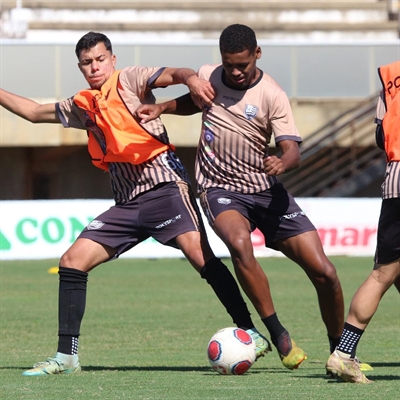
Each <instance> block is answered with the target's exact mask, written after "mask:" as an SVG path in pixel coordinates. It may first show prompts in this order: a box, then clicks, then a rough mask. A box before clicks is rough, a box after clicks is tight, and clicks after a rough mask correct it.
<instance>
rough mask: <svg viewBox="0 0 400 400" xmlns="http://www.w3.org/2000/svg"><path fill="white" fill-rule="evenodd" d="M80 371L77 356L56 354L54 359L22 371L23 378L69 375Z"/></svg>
mask: <svg viewBox="0 0 400 400" xmlns="http://www.w3.org/2000/svg"><path fill="white" fill-rule="evenodd" d="M80 371H81V366H80V364H79V359H78V356H77V355H73V356H72V355H68V354H62V353H57V354H56V355H55V356H54V358H48V359H47V360H46V361H42V362H38V363H36V364H35V365H34V366H33V368H32V369H28V370H27V371H24V372H23V373H22V375H24V376H45V375H59V374H63V375H71V374H76V373H78V372H80Z"/></svg>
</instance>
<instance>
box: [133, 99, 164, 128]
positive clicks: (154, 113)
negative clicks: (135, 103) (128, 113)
mask: <svg viewBox="0 0 400 400" xmlns="http://www.w3.org/2000/svg"><path fill="white" fill-rule="evenodd" d="M161 113H162V107H161V106H160V105H159V104H142V105H141V106H139V108H138V109H137V110H136V115H137V116H138V118H139V119H140V123H142V124H145V123H146V122H149V121H152V120H153V119H156V118H158V117H159V116H160V115H161Z"/></svg>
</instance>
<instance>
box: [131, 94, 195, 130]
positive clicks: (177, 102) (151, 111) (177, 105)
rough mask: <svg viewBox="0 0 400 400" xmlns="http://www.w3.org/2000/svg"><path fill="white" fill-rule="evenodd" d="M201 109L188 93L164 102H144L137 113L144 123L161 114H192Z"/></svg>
mask: <svg viewBox="0 0 400 400" xmlns="http://www.w3.org/2000/svg"><path fill="white" fill-rule="evenodd" d="M200 111H201V110H200V109H199V108H198V107H197V106H196V105H195V104H194V102H193V100H192V98H191V96H190V93H188V94H185V95H183V96H181V97H178V98H176V99H173V100H169V101H166V102H164V103H159V104H142V105H141V106H140V107H139V108H138V109H137V110H136V114H137V116H138V117H139V118H140V121H141V123H142V124H143V123H146V122H149V121H152V120H154V119H156V118H158V117H159V116H160V115H161V114H175V115H192V114H196V113H198V112H200Z"/></svg>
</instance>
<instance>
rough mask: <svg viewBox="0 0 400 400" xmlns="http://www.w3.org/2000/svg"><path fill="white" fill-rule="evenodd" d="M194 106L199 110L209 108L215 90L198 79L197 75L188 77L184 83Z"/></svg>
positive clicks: (207, 82) (203, 80)
mask: <svg viewBox="0 0 400 400" xmlns="http://www.w3.org/2000/svg"><path fill="white" fill-rule="evenodd" d="M186 84H187V87H188V88H189V90H190V95H191V97H192V100H193V102H194V104H196V106H197V107H199V108H200V109H202V108H203V106H204V105H206V106H209V107H210V106H211V105H212V101H213V99H214V97H215V90H214V88H213V87H212V85H211V83H210V82H209V81H206V80H205V79H201V78H199V77H198V76H197V75H192V76H190V77H189V78H188V79H187V81H186Z"/></svg>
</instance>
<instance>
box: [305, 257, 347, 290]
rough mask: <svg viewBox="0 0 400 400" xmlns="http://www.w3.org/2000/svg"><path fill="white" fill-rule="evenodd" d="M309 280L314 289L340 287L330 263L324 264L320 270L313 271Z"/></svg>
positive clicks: (334, 269)
mask: <svg viewBox="0 0 400 400" xmlns="http://www.w3.org/2000/svg"><path fill="white" fill-rule="evenodd" d="M311 279H312V281H313V283H314V285H315V286H316V287H321V288H322V287H329V288H335V287H340V281H339V277H338V275H337V272H336V268H335V267H334V265H333V264H332V263H330V262H329V261H328V262H325V263H324V264H323V265H322V266H321V267H320V268H318V269H316V270H315V271H314V274H312V276H311Z"/></svg>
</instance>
